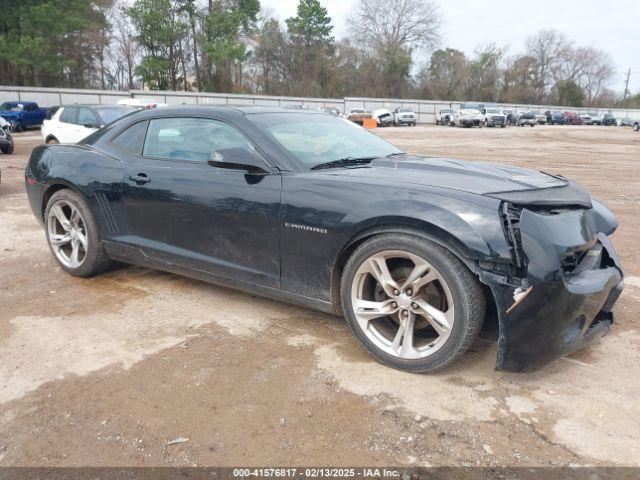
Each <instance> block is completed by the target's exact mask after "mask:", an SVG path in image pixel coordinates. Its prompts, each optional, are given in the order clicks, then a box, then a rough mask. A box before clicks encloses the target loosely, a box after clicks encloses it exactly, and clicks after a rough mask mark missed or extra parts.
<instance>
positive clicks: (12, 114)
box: [0, 110, 20, 117]
mask: <svg viewBox="0 0 640 480" xmlns="http://www.w3.org/2000/svg"><path fill="white" fill-rule="evenodd" d="M0 115H2V116H3V117H18V116H19V115H20V113H19V112H12V111H11V110H0Z"/></svg>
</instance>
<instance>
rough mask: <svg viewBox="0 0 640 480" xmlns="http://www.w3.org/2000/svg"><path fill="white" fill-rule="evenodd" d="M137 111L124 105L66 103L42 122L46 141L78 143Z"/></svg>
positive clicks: (56, 108) (43, 136) (53, 110)
mask: <svg viewBox="0 0 640 480" xmlns="http://www.w3.org/2000/svg"><path fill="white" fill-rule="evenodd" d="M135 111H137V109H136V108H134V107H128V106H124V105H66V106H62V107H55V109H52V110H51V112H50V113H49V117H50V118H47V119H46V120H45V121H44V122H43V124H42V139H43V140H44V142H45V143H78V142H79V141H80V140H82V139H84V138H86V137H88V136H89V135H91V134H92V133H93V132H95V131H97V130H99V129H100V128H102V127H104V126H105V125H107V124H109V123H111V122H113V121H115V120H117V119H118V118H120V117H123V116H124V115H127V114H129V113H132V112H135Z"/></svg>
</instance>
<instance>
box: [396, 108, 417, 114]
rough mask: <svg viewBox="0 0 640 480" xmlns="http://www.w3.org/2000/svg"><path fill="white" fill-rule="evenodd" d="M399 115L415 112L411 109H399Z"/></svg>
mask: <svg viewBox="0 0 640 480" xmlns="http://www.w3.org/2000/svg"><path fill="white" fill-rule="evenodd" d="M398 113H413V110H411V109H410V108H399V109H398Z"/></svg>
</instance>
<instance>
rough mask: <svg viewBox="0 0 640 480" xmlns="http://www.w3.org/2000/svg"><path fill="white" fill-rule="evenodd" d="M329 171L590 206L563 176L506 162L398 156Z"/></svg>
mask: <svg viewBox="0 0 640 480" xmlns="http://www.w3.org/2000/svg"><path fill="white" fill-rule="evenodd" d="M327 173H328V172H327ZM331 174H335V175H348V176H353V177H359V178H363V179H371V180H376V181H379V182H380V183H386V182H393V183H396V182H400V183H405V184H413V185H423V186H429V187H438V188H446V189H451V190H458V191H463V192H468V193H474V194H478V195H485V196H490V197H494V198H497V199H501V200H505V201H510V202H512V203H515V204H520V205H534V204H535V205H555V206H565V205H576V206H585V207H591V197H590V195H589V194H588V192H586V191H585V190H584V189H583V188H582V187H580V186H578V185H577V184H575V183H573V182H571V181H569V180H567V179H565V178H563V177H557V176H553V175H549V174H547V173H543V172H538V171H535V170H529V169H526V168H519V167H512V166H507V165H497V164H490V163H476V162H467V161H464V160H458V159H451V158H435V157H417V156H410V155H401V156H397V157H391V158H379V159H376V160H374V161H373V162H371V164H369V165H368V166H367V167H365V168H351V169H350V168H345V169H337V170H331Z"/></svg>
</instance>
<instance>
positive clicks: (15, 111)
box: [0, 102, 47, 132]
mask: <svg viewBox="0 0 640 480" xmlns="http://www.w3.org/2000/svg"><path fill="white" fill-rule="evenodd" d="M0 116H2V117H3V118H4V119H5V120H6V121H7V122H9V124H10V125H11V129H12V130H13V131H14V132H20V131H21V130H24V129H26V128H29V127H39V126H40V125H42V122H44V119H45V118H46V117H47V110H46V109H44V108H40V107H39V106H38V104H37V103H35V102H4V103H3V104H2V105H0Z"/></svg>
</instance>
